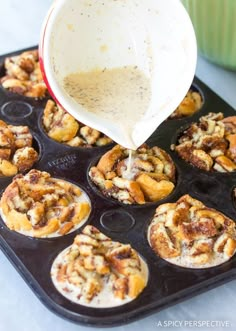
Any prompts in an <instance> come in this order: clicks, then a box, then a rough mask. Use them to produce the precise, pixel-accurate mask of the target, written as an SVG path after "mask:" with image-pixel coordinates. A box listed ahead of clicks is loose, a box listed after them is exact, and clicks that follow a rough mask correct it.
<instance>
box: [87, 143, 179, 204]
mask: <svg viewBox="0 0 236 331" xmlns="http://www.w3.org/2000/svg"><path fill="white" fill-rule="evenodd" d="M128 163H129V150H127V149H125V148H123V147H121V146H120V145H116V146H115V147H113V148H112V149H111V150H110V151H108V152H107V153H106V154H104V155H103V156H102V157H101V159H100V160H99V162H98V164H97V166H94V167H92V168H91V169H90V171H89V176H90V178H91V180H92V181H93V182H94V183H95V184H96V185H97V186H98V187H99V189H100V190H101V191H102V193H103V194H105V195H106V196H108V197H113V198H115V199H117V200H119V201H120V202H123V203H125V204H144V203H145V202H153V201H158V200H160V199H163V198H165V197H166V196H168V195H169V194H170V193H171V192H172V191H173V189H174V187H175V184H174V183H175V166H174V163H173V161H172V159H171V158H170V156H169V155H168V154H167V153H166V152H165V151H164V150H162V149H160V148H159V147H157V146H155V147H152V148H149V147H148V146H147V145H143V146H141V147H139V148H138V149H137V150H136V151H132V158H131V168H130V171H128V170H127V169H128V167H129V165H128Z"/></svg>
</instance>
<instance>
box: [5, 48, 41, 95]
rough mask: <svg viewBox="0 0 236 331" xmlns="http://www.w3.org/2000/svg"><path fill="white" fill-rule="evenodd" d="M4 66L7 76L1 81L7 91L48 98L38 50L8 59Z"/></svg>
mask: <svg viewBox="0 0 236 331" xmlns="http://www.w3.org/2000/svg"><path fill="white" fill-rule="evenodd" d="M4 66H5V69H6V75H5V76H4V77H2V78H1V80H0V81H1V84H2V86H3V87H4V88H5V89H8V90H10V91H11V92H14V93H18V94H22V95H25V96H27V97H32V98H44V97H45V96H46V94H47V87H46V85H45V83H44V81H43V77H42V73H41V71H40V67H39V57H38V51H37V50H33V51H26V52H23V53H22V54H20V55H16V56H12V57H7V58H6V59H5V62H4Z"/></svg>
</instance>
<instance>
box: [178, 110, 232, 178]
mask: <svg viewBox="0 0 236 331" xmlns="http://www.w3.org/2000/svg"><path fill="white" fill-rule="evenodd" d="M174 148H175V150H176V152H177V153H178V154H179V155H180V157H181V158H183V159H184V160H185V161H187V162H189V163H191V164H192V165H193V166H196V167H198V168H200V169H202V170H205V171H212V170H215V171H219V172H232V171H235V170H236V116H230V117H227V118H223V114H222V113H216V114H215V113H209V114H208V115H206V116H202V117H201V118H200V120H199V123H193V124H191V125H190V127H189V128H188V129H187V130H185V131H184V132H183V134H182V136H181V137H180V138H179V140H178V143H177V145H176V146H175V147H174Z"/></svg>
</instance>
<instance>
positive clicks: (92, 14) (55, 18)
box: [40, 0, 197, 149]
mask: <svg viewBox="0 0 236 331" xmlns="http://www.w3.org/2000/svg"><path fill="white" fill-rule="evenodd" d="M48 17H49V18H48V19H47V20H46V21H45V32H44V34H43V36H44V39H43V40H42V41H41V47H40V49H41V52H42V54H41V56H42V58H43V60H44V70H45V74H46V77H47V80H48V83H49V86H50V88H51V89H52V91H53V94H54V95H55V97H56V99H57V100H58V101H59V103H60V104H61V105H62V107H63V108H64V109H66V110H67V111H68V112H69V113H71V114H72V115H73V116H74V117H75V118H78V120H80V121H81V122H82V123H84V124H86V125H89V126H91V127H93V128H95V129H97V130H99V131H102V132H103V133H105V134H106V135H107V136H108V137H110V138H112V139H113V140H114V141H116V142H117V143H118V144H120V145H122V146H124V147H126V148H129V149H136V148H137V147H138V146H140V145H142V144H143V143H144V142H145V141H146V140H147V139H148V138H149V136H150V135H151V133H152V132H154V131H155V129H156V127H157V126H158V125H160V124H161V123H162V122H163V120H164V119H165V118H166V117H168V116H169V115H170V114H171V113H172V112H173V110H174V109H175V108H176V107H177V106H178V105H179V103H180V102H181V101H182V99H183V98H184V96H185V94H186V92H187V90H188V88H189V86H190V84H191V83H192V79H193V76H194V72H195V68H196V61H197V47H196V39H195V34H194V30H193V26H192V23H191V21H190V19H189V16H188V14H187V12H186V11H185V9H184V7H183V5H182V4H181V3H180V2H179V1H176V0H165V1H163V0H138V1H134V0H126V1H125V2H124V1H123V0H119V1H110V0H103V1H97V2H94V0H92V1H91V0H90V1H89V0H87V1H86V2H83V1H81V2H79V5H78V2H77V0H58V1H57V2H56V6H55V7H52V10H51V11H50V14H49V16H48ZM84 31H86V33H84ZM104 45H105V47H106V51H104V50H103V48H104ZM125 66H137V67H138V68H139V69H140V70H141V71H142V72H144V73H145V76H147V77H148V78H149V80H150V83H151V86H150V87H151V98H150V100H148V103H147V104H145V108H146V109H145V115H144V116H142V121H141V120H138V121H137V122H136V123H132V125H131V127H130V128H129V127H127V126H124V124H123V125H120V121H116V120H114V117H110V118H109V117H107V116H104V117H103V118H102V120H101V115H103V114H102V113H101V112H100V113H97V112H91V111H87V109H86V107H83V106H82V105H81V104H80V103H78V100H77V101H76V100H75V99H74V98H73V97H71V96H70V93H66V90H65V88H64V78H65V77H67V76H68V75H70V74H72V73H78V72H80V71H82V72H83V71H92V70H94V69H95V68H96V69H97V68H99V69H100V70H101V71H102V70H103V68H108V69H112V68H123V67H125ZM114 84H115V82H114ZM116 91H117V90H116ZM67 92H68V91H67ZM117 96H118V94H117ZM131 99H132V98H128V100H129V109H130V110H131V112H132V113H135V111H138V110H137V108H138V105H140V104H141V102H139V101H138V100H137V102H136V100H135V97H134V99H133V100H132V101H131ZM117 101H120V100H117V99H116V95H115V96H114V98H113V104H114V105H116V102H117ZM136 103H137V104H136ZM115 107H116V106H115ZM124 111H125V106H124ZM127 119H128V115H127ZM122 123H123V122H122ZM127 133H128V134H127Z"/></svg>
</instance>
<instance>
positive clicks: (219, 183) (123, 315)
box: [0, 50, 236, 327]
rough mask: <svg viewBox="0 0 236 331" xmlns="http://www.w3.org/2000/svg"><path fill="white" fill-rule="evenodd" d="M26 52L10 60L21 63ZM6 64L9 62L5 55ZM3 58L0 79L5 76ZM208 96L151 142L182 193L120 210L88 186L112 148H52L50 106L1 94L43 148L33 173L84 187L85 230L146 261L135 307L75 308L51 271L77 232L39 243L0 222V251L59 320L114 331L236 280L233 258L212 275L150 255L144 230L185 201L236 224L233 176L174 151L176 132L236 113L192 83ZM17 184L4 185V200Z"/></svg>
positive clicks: (9, 117)
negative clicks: (46, 114)
mask: <svg viewBox="0 0 236 331" xmlns="http://www.w3.org/2000/svg"><path fill="white" fill-rule="evenodd" d="M22 51H23V50H21V51H18V52H15V53H12V54H8V55H11V56H12V55H16V54H19V53H21V52H22ZM5 56H6V55H5ZM5 56H1V57H0V63H1V67H0V74H1V75H3V73H4V69H3V67H2V63H3V61H4V58H5ZM193 87H194V89H198V90H199V91H200V93H201V94H202V96H203V100H204V104H203V106H202V108H201V110H200V111H198V112H197V113H196V114H194V115H193V116H191V117H188V118H183V119H178V120H166V121H165V122H163V123H162V124H161V125H160V126H159V128H158V129H157V130H156V131H155V133H154V134H153V135H152V136H151V137H150V138H149V139H148V141H147V143H148V144H149V145H150V146H154V145H157V146H159V147H161V148H163V149H164V150H166V151H167V152H168V153H169V154H170V156H171V157H172V159H173V161H174V163H175V165H176V169H177V185H176V188H175V190H174V191H173V193H172V194H171V195H170V196H168V197H167V198H165V199H164V200H161V201H158V202H156V203H146V204H144V205H141V206H140V205H139V206H138V205H122V204H121V203H118V202H117V201H114V200H109V199H107V198H105V197H103V196H102V195H101V194H99V193H98V191H97V189H96V187H95V186H94V184H93V183H92V182H91V181H90V180H89V178H88V169H89V167H90V166H91V164H94V163H95V162H96V160H97V159H98V158H99V157H100V156H101V155H103V154H104V152H105V151H107V150H109V149H110V148H111V145H110V146H105V147H94V148H90V149H86V148H79V147H76V148H75V147H70V146H66V145H63V144H58V143H57V142H54V141H53V140H51V139H50V138H48V137H47V135H46V134H45V133H44V130H43V127H42V124H41V118H42V113H43V109H44V106H45V104H46V101H47V100H46V99H43V100H34V99H31V98H28V97H23V96H20V95H17V94H13V93H11V92H8V91H6V90H4V89H3V88H2V87H0V118H1V119H3V120H4V121H6V122H8V123H10V124H15V125H28V126H29V128H30V130H31V133H32V134H33V136H34V138H35V141H36V142H37V143H38V145H39V146H38V149H39V151H40V159H39V161H38V162H37V163H36V164H35V165H34V168H36V169H39V170H43V171H48V172H49V173H50V174H51V175H52V176H53V177H57V178H62V179H65V180H68V181H70V182H72V183H74V184H77V185H78V186H79V187H81V188H82V189H83V190H84V191H85V192H86V193H87V194H88V196H89V197H90V199H91V202H92V211H91V214H90V217H89V219H88V221H87V222H86V224H92V225H94V226H95V227H97V228H98V229H99V230H100V231H102V232H103V233H104V234H106V235H107V236H109V237H111V238H112V240H116V241H120V242H122V243H130V244H131V246H132V247H133V248H134V249H136V250H137V251H138V253H139V254H140V255H141V256H142V257H143V259H144V260H145V261H146V263H147V265H148V268H149V280H148V284H147V287H146V288H145V289H144V291H143V292H142V293H141V295H140V296H139V297H138V298H137V299H135V300H134V301H132V302H130V303H127V304H125V305H123V306H119V307H115V308H106V309H96V308H88V307H85V306H80V305H76V304H74V303H72V302H70V301H69V300H67V299H66V298H64V297H63V296H62V295H61V294H60V293H59V292H58V291H57V290H56V288H55V287H54V285H53V283H52V280H51V278H50V269H51V265H52V263H53V261H54V259H55V258H56V256H57V255H58V253H59V252H61V251H62V250H63V249H65V248H66V247H68V246H69V245H71V243H72V242H73V239H74V237H75V235H76V234H77V233H79V230H77V231H74V232H72V233H70V234H68V235H66V236H64V237H57V238H47V239H36V238H31V237H26V236H24V235H21V234H19V233H16V232H14V231H10V230H9V229H8V228H7V227H6V226H5V224H4V222H3V221H2V220H0V246H1V249H2V251H3V252H4V253H5V255H6V256H7V257H8V259H9V260H10V262H11V263H12V264H13V265H14V266H15V268H16V269H17V271H18V272H19V273H20V274H21V276H22V277H23V278H24V280H25V281H26V283H27V284H28V285H29V286H30V287H31V289H32V290H33V291H34V293H35V294H36V295H37V296H38V298H39V299H40V300H41V301H42V302H43V303H44V304H45V305H46V306H47V307H48V308H49V309H50V310H51V311H53V312H54V313H56V314H58V315H60V316H62V317H64V318H66V319H68V320H70V321H73V322H76V323H80V324H86V325H94V326H100V327H102V326H115V325H121V324H125V323H129V322H131V321H133V320H136V319H139V318H141V317H144V316H146V315H149V314H151V313H155V312H157V311H159V310H161V309H163V308H166V307H169V306H171V305H173V304H175V303H177V302H180V301H183V300H184V299H186V298H189V297H192V296H194V295H196V294H199V293H201V292H204V291H207V290H208V289H210V288H213V287H216V286H218V285H220V284H223V283H226V282H228V281H230V280H231V279H234V278H235V276H236V256H234V257H233V258H232V259H230V260H229V261H228V262H226V263H224V264H222V265H220V266H217V267H213V268H209V269H188V268H182V267H178V266H175V265H172V264H170V263H168V262H166V261H164V260H162V259H161V258H159V257H157V256H156V254H155V253H154V252H153V251H152V249H151V248H150V246H149V244H148V241H147V228H148V225H149V224H150V221H151V219H152V217H153V215H154V211H155V208H156V207H157V206H158V205H160V204H162V203H164V202H175V201H176V200H177V199H178V198H179V197H180V196H182V195H184V194H186V193H188V194H190V195H191V196H193V197H195V198H197V199H199V200H201V201H202V202H203V203H204V204H206V205H207V206H208V207H212V208H215V209H217V210H219V211H221V212H223V213H224V214H225V215H227V216H229V217H230V218H232V219H235V220H236V209H235V205H234V201H233V200H234V199H233V189H234V187H236V173H230V174H229V173H227V174H220V173H206V172H204V171H202V170H200V169H197V168H194V167H193V166H191V165H189V164H187V163H186V162H184V161H183V160H182V159H180V157H178V155H177V154H176V153H175V152H173V151H171V150H170V145H171V144H173V143H175V142H176V140H177V137H178V135H179V132H181V131H182V130H183V129H185V128H186V127H187V126H188V125H189V124H190V123H192V122H194V121H197V120H198V119H199V117H200V116H202V115H204V114H207V113H208V112H219V111H221V112H223V113H224V115H225V116H230V115H234V114H235V111H234V109H233V108H231V107H230V106H229V105H227V104H226V103H225V102H224V101H223V100H222V99H220V98H219V97H218V96H217V95H216V94H215V93H213V92H212V91H211V90H210V89H209V88H208V87H207V86H205V85H204V84H203V83H201V82H200V81H199V80H198V79H197V78H195V79H194V82H193ZM11 181H12V177H5V178H0V190H1V193H2V192H3V191H4V190H5V188H6V186H7V185H9V184H10V183H11Z"/></svg>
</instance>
